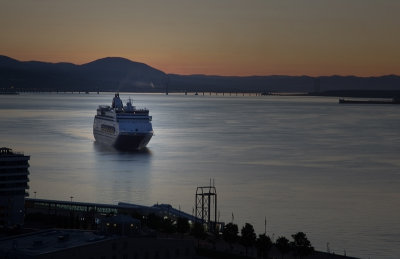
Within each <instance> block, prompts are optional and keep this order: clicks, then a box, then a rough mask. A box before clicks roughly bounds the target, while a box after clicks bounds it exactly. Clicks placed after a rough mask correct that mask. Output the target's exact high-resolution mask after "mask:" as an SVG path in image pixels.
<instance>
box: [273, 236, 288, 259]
mask: <svg viewBox="0 0 400 259" xmlns="http://www.w3.org/2000/svg"><path fill="white" fill-rule="evenodd" d="M275 246H276V248H277V249H278V250H279V252H280V253H281V255H282V259H283V256H284V255H285V254H287V253H289V252H290V248H291V247H290V244H289V240H288V239H287V238H286V237H279V238H278V239H277V240H276V242H275Z"/></svg>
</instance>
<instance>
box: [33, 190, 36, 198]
mask: <svg viewBox="0 0 400 259" xmlns="http://www.w3.org/2000/svg"><path fill="white" fill-rule="evenodd" d="M33 193H34V194H35V196H34V197H35V199H36V191H35V192H33Z"/></svg>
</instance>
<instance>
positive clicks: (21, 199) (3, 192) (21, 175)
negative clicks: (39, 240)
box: [0, 147, 30, 229]
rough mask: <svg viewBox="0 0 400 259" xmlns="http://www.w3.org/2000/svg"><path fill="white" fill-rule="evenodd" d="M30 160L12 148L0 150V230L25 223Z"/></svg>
mask: <svg viewBox="0 0 400 259" xmlns="http://www.w3.org/2000/svg"><path fill="white" fill-rule="evenodd" d="M29 158H30V157H29V156H25V155H24V154H21V153H17V152H13V151H12V150H11V149H10V148H5V147H2V148H0V229H1V228H3V229H4V228H13V227H17V226H21V225H23V223H24V207H25V196H27V195H28V194H27V193H26V190H27V189H28V188H29V187H28V181H29V179H28V175H29V171H28V168H29V163H28V160H29Z"/></svg>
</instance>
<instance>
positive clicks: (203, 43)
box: [0, 0, 400, 76]
mask: <svg viewBox="0 0 400 259" xmlns="http://www.w3.org/2000/svg"><path fill="white" fill-rule="evenodd" d="M0 35H1V41H0V55H6V56H10V57H12V58H16V59H19V60H41V61H49V62H61V61H63V62H72V63H75V64H82V63H87V62H90V61H92V60H95V59H98V58H102V57H108V56H120V57H125V58H128V59H131V60H134V61H138V62H144V63H146V64H148V65H150V66H153V67H155V68H158V69H160V70H162V71H164V72H167V73H177V74H217V75H272V74H281V75H282V74H284V75H311V76H318V75H333V74H339V75H357V76H379V75H387V74H398V75H399V74H400V1H399V0H286V1H285V0H276V1H275V0H274V1H272V0H131V1H128V0H118V1H110V0H79V1H78V0H64V1H62V0H30V1H29V0H0Z"/></svg>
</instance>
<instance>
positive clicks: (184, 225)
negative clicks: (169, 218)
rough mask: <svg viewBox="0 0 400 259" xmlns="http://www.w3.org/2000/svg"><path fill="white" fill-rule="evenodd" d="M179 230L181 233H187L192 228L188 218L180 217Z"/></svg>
mask: <svg viewBox="0 0 400 259" xmlns="http://www.w3.org/2000/svg"><path fill="white" fill-rule="evenodd" d="M176 228H177V231H178V232H179V233H181V234H184V233H187V232H189V230H190V225H189V222H188V220H187V219H186V218H182V217H180V218H178V220H177V222H176Z"/></svg>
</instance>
